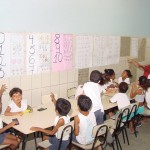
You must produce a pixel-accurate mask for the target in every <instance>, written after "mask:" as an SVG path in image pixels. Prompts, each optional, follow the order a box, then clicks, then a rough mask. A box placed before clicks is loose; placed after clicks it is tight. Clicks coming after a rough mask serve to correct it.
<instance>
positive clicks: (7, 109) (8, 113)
mask: <svg viewBox="0 0 150 150" xmlns="http://www.w3.org/2000/svg"><path fill="white" fill-rule="evenodd" d="M10 110H11V108H10V107H9V106H8V107H7V108H6V110H5V113H4V115H5V116H15V115H18V116H22V115H23V112H10Z"/></svg>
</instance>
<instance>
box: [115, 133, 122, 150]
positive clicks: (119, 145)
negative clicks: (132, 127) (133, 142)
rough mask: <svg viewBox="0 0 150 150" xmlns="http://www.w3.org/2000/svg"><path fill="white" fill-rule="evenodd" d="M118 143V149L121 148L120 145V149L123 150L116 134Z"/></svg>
mask: <svg viewBox="0 0 150 150" xmlns="http://www.w3.org/2000/svg"><path fill="white" fill-rule="evenodd" d="M116 144H117V149H118V150H119V147H120V149H121V150H122V147H121V144H120V141H119V138H118V136H116Z"/></svg>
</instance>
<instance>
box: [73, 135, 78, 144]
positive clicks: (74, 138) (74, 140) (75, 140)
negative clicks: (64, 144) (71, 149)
mask: <svg viewBox="0 0 150 150" xmlns="http://www.w3.org/2000/svg"><path fill="white" fill-rule="evenodd" d="M72 141H73V142H76V143H79V142H78V141H77V139H76V136H75V135H74V133H73V134H72Z"/></svg>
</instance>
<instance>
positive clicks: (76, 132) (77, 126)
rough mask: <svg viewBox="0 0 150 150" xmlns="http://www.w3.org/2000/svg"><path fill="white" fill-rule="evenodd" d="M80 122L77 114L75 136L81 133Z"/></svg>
mask: <svg viewBox="0 0 150 150" xmlns="http://www.w3.org/2000/svg"><path fill="white" fill-rule="evenodd" d="M79 123H80V120H79V117H78V116H75V117H74V134H75V136H78V135H79Z"/></svg>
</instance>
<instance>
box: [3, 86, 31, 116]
mask: <svg viewBox="0 0 150 150" xmlns="http://www.w3.org/2000/svg"><path fill="white" fill-rule="evenodd" d="M9 96H10V97H11V102H10V103H9V105H8V107H7V108H6V110H5V113H4V115H5V116H14V115H19V116H21V115H23V111H25V110H26V109H27V108H28V105H27V101H26V100H24V99H22V90H21V89H20V88H13V89H11V90H10V92H9Z"/></svg>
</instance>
